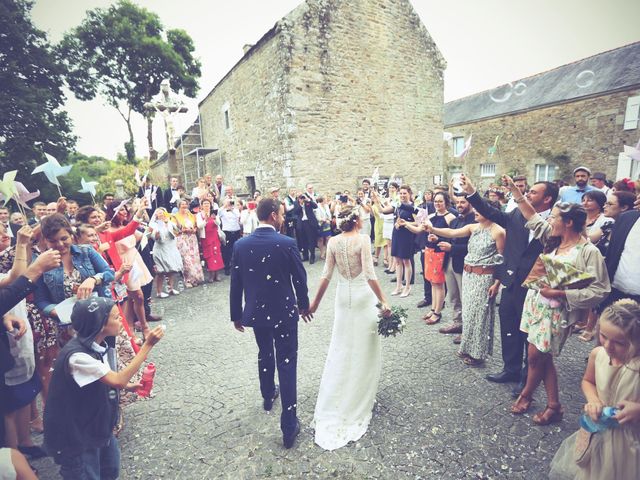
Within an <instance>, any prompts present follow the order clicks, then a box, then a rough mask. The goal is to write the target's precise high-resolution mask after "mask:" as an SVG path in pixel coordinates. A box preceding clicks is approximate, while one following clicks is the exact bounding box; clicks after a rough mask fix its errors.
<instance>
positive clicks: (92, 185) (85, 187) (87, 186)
mask: <svg viewBox="0 0 640 480" xmlns="http://www.w3.org/2000/svg"><path fill="white" fill-rule="evenodd" d="M80 184H81V185H82V188H81V189H80V190H78V192H80V193H88V194H89V195H91V200H92V201H93V203H96V198H95V197H96V185H98V182H85V180H84V177H82V178H81V179H80Z"/></svg>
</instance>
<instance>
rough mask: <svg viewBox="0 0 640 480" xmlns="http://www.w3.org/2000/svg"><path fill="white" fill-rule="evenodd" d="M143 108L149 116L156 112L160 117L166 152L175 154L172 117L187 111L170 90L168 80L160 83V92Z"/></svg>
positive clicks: (174, 132)
mask: <svg viewBox="0 0 640 480" xmlns="http://www.w3.org/2000/svg"><path fill="white" fill-rule="evenodd" d="M144 108H145V110H147V112H149V115H150V116H153V115H154V114H155V113H156V112H159V113H160V114H161V115H162V118H163V119H164V128H165V132H166V135H167V150H169V152H175V143H176V130H175V127H174V126H173V117H174V116H175V114H176V113H186V112H187V110H188V109H187V107H185V106H184V102H183V101H182V100H181V99H180V98H178V96H177V95H176V94H175V92H173V91H172V90H171V85H170V84H169V79H168V78H165V79H164V80H162V82H160V92H158V94H157V95H155V96H154V97H153V98H152V99H151V101H150V102H147V103H145V104H144Z"/></svg>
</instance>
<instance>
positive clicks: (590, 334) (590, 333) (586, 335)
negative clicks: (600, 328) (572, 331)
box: [578, 330, 596, 342]
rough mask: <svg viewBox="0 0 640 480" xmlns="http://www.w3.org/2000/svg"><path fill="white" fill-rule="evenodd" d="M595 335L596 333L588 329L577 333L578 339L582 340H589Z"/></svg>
mask: <svg viewBox="0 0 640 480" xmlns="http://www.w3.org/2000/svg"><path fill="white" fill-rule="evenodd" d="M595 336H596V333H595V332H593V331H590V330H585V331H584V332H582V333H581V334H580V335H578V340H581V341H583V342H590V341H591V340H593V338H594V337H595Z"/></svg>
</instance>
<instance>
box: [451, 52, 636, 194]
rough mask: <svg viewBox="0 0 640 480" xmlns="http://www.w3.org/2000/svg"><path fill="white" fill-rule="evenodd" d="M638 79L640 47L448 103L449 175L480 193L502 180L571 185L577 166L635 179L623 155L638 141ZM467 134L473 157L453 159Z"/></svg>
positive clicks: (632, 164) (629, 161)
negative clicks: (470, 180) (469, 181)
mask: <svg viewBox="0 0 640 480" xmlns="http://www.w3.org/2000/svg"><path fill="white" fill-rule="evenodd" d="M639 72H640V42H638V43H633V44H631V45H627V46H624V47H621V48H617V49H615V50H610V51H607V52H603V53H600V54H598V55H594V56H593V57H589V58H585V59H583V60H579V61H577V62H573V63H570V64H568V65H563V66H561V67H558V68H555V69H553V70H550V71H547V72H543V73H539V74H537V75H534V76H532V77H528V78H523V79H521V80H518V81H515V82H512V83H510V84H508V85H505V86H502V87H499V88H497V89H494V90H492V91H486V92H480V93H477V94H475V95H471V96H469V97H465V98H461V99H459V100H455V101H452V102H448V103H446V104H445V114H444V123H445V132H447V133H445V137H446V138H447V139H448V140H449V141H448V143H447V144H445V152H444V158H445V160H444V163H445V167H446V173H448V174H451V173H455V172H458V171H465V172H468V173H469V174H470V175H471V176H472V177H474V178H475V179H476V180H477V181H479V182H480V183H481V184H483V185H484V186H485V187H486V186H487V185H488V184H489V183H491V182H494V181H496V177H497V176H499V175H501V174H502V173H510V174H515V173H518V174H526V175H527V177H528V179H529V181H530V182H532V181H538V180H554V179H565V180H567V179H569V180H570V179H571V172H572V171H573V169H574V168H575V167H576V166H578V165H586V166H588V167H589V168H591V170H592V171H601V172H604V173H606V174H607V178H613V179H615V178H622V177H633V178H637V177H638V174H639V173H640V168H639V165H638V162H634V161H633V160H632V159H631V158H630V157H628V156H626V155H625V154H624V153H623V149H624V145H633V146H635V145H636V143H637V142H638V140H639V139H640V129H639V128H638V110H639V108H640V74H639ZM470 135H472V136H473V138H472V143H471V150H470V153H469V154H468V155H467V156H466V157H464V158H463V159H460V158H456V155H457V154H458V153H459V152H460V151H461V150H462V149H463V148H464V142H465V139H468V138H469V136H470ZM496 138H498V140H497V148H496V149H492V148H491V147H493V146H494V144H495V143H496ZM493 150H495V153H493V154H492V153H491V152H492V151H493Z"/></svg>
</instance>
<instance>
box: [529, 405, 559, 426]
mask: <svg viewBox="0 0 640 480" xmlns="http://www.w3.org/2000/svg"><path fill="white" fill-rule="evenodd" d="M563 417H564V410H563V409H562V405H560V404H558V405H555V406H553V407H552V406H551V405H547V406H546V407H544V410H543V411H542V412H541V413H536V414H535V415H534V416H533V418H532V420H533V423H535V424H536V425H539V426H543V425H550V424H552V423H560V422H561V421H562V418H563Z"/></svg>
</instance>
